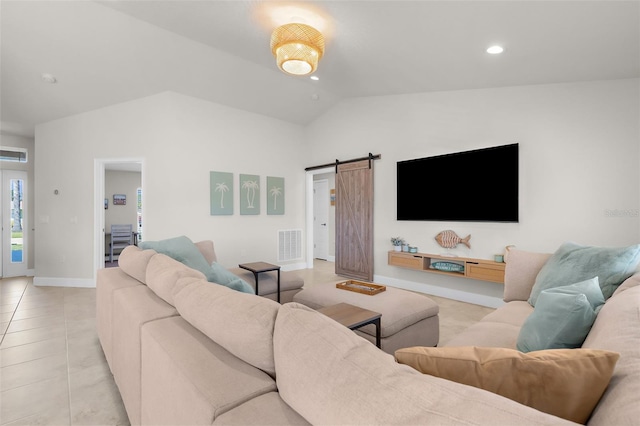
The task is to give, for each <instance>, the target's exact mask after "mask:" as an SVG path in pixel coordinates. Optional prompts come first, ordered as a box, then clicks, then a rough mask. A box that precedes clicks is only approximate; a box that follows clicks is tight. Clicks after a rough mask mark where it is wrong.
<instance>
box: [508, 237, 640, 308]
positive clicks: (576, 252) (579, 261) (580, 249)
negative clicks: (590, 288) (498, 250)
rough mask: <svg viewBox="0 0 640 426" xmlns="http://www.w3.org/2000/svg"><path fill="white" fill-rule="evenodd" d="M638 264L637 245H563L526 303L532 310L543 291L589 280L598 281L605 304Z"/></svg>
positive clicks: (540, 276)
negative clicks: (595, 279)
mask: <svg viewBox="0 0 640 426" xmlns="http://www.w3.org/2000/svg"><path fill="white" fill-rule="evenodd" d="M509 257H511V256H509ZM639 261H640V244H637V245H633V246H629V247H617V248H609V247H590V246H581V245H579V244H575V243H570V242H569V243H564V244H562V245H561V246H560V248H558V250H556V252H555V253H554V254H553V255H552V256H551V257H550V258H549V260H548V261H547V263H545V265H544V266H543V267H542V269H541V270H540V272H539V273H538V276H537V277H536V283H535V284H534V286H533V289H532V290H531V296H530V297H529V303H531V305H532V306H535V305H536V301H537V299H538V296H539V295H540V293H541V292H542V291H543V290H546V289H548V288H553V287H559V286H564V285H567V284H570V283H577V282H579V281H583V280H588V279H590V278H593V277H598V280H599V282H600V288H601V289H602V294H603V295H604V298H605V300H606V299H608V298H609V297H611V295H612V294H613V292H614V291H615V290H616V288H617V287H618V286H619V285H620V284H621V283H622V282H623V281H624V280H626V279H627V278H629V277H630V276H631V275H632V274H633V273H634V271H635V269H636V268H637V266H638V262H639Z"/></svg>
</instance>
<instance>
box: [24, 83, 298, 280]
mask: <svg viewBox="0 0 640 426" xmlns="http://www.w3.org/2000/svg"><path fill="white" fill-rule="evenodd" d="M301 139H302V128H301V127H299V126H296V125H292V124H289V123H285V122H282V121H279V120H275V119H271V118H267V117H264V116H260V115H256V114H251V113H247V112H244V111H240V110H236V109H233V108H228V107H225V106H222V105H218V104H213V103H209V102H205V101H201V100H198V99H195V98H190V97H186V96H182V95H178V94H175V93H163V94H160V95H156V96H151V97H148V98H143V99H139V100H136V101H132V102H128V103H123V104H119V105H115V106H112V107H108V108H104V109H100V110H96V111H92V112H88V113H84V114H80V115H77V116H73V117H68V118H65V119H61V120H57V121H53V122H50V123H45V124H42V125H39V126H37V128H36V149H37V150H38V161H37V163H36V188H35V190H36V200H38V202H37V205H36V226H37V228H38V236H37V244H36V245H37V247H36V265H35V268H36V284H40V285H46V284H52V285H53V284H56V285H92V284H93V280H94V273H95V271H94V268H93V258H94V246H95V243H94V229H95V226H97V225H96V224H95V223H94V207H96V206H94V205H95V204H96V203H95V195H94V187H93V185H94V159H117V158H142V159H143V160H144V161H143V162H144V168H143V176H142V181H143V193H144V195H143V196H144V220H145V223H144V230H145V235H144V238H145V240H157V239H163V238H171V237H175V236H178V235H186V236H188V237H189V238H191V239H192V240H194V241H198V240H202V239H212V240H213V241H214V242H215V246H216V251H217V254H218V256H219V261H220V263H222V264H223V265H225V266H236V265H237V264H238V263H239V262H243V261H256V260H264V261H267V262H275V261H276V258H277V250H276V249H277V230H278V229H291V228H304V173H305V172H304V167H305V163H304V156H303V150H304V147H303V144H302V142H301ZM210 171H225V172H232V173H234V178H235V180H236V188H235V191H236V194H235V195H236V197H235V213H234V215H233V216H211V215H210V208H209V172H210ZM239 173H247V174H256V175H260V178H261V184H262V185H264V184H265V182H266V176H278V177H284V178H285V191H286V197H285V198H286V206H285V215H283V216H267V215H266V214H265V213H264V212H265V206H266V197H264V196H263V197H262V198H261V202H262V203H263V204H262V206H261V212H262V213H261V214H260V215H259V216H240V215H239V204H238V187H237V179H238V174H239ZM54 189H59V195H54V194H53V190H54ZM98 204H100V205H99V206H97V208H104V206H103V204H102V201H101V202H100V203H98ZM110 208H111V206H110Z"/></svg>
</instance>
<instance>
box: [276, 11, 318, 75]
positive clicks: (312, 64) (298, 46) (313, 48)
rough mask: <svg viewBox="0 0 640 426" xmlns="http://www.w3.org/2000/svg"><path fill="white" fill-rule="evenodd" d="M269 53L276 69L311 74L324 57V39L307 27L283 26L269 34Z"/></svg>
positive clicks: (296, 25)
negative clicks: (273, 58) (274, 59)
mask: <svg viewBox="0 0 640 426" xmlns="http://www.w3.org/2000/svg"><path fill="white" fill-rule="evenodd" d="M271 52H272V53H273V55H274V56H275V57H276V63H277V64H278V68H280V69H281V70H282V71H284V72H285V73H287V74H293V75H307V74H311V73H313V72H314V71H315V70H316V69H317V68H318V61H319V60H320V58H322V55H324V37H323V36H322V34H321V33H320V32H319V31H318V30H316V29H315V28H313V27H310V26H309V25H305V24H296V23H293V24H285V25H282V26H281V27H278V28H276V29H275V30H274V31H273V34H271Z"/></svg>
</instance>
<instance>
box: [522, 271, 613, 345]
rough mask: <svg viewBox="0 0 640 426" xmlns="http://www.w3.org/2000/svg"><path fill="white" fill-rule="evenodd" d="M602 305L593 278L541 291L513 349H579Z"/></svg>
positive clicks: (598, 287)
mask: <svg viewBox="0 0 640 426" xmlns="http://www.w3.org/2000/svg"><path fill="white" fill-rule="evenodd" d="M604 302H605V301H604V296H603V295H602V291H601V290H600V285H599V284H598V278H597V277H594V278H592V279H590V280H586V281H582V282H579V283H576V284H571V285H568V286H562V287H555V288H551V289H547V290H543V291H542V293H540V296H539V297H538V302H537V303H536V307H535V309H534V310H533V312H532V313H531V315H529V317H528V318H527V319H526V320H525V322H524V324H523V325H522V328H521V329H520V334H519V335H518V340H517V343H516V347H517V348H518V350H519V351H521V352H532V351H541V350H545V349H573V348H579V347H581V346H582V343H583V342H584V339H586V337H587V335H588V334H589V331H590V330H591V326H592V325H593V322H594V321H595V320H596V316H597V313H598V312H599V311H600V308H601V307H602V305H604Z"/></svg>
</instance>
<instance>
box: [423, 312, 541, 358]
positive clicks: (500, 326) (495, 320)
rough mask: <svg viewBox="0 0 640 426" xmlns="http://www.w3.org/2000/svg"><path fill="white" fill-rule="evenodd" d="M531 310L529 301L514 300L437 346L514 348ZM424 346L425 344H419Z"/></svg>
mask: <svg viewBox="0 0 640 426" xmlns="http://www.w3.org/2000/svg"><path fill="white" fill-rule="evenodd" d="M532 312H533V306H531V305H530V304H529V302H523V301H514V302H509V303H507V304H505V305H504V306H501V307H500V308H498V309H496V310H495V311H493V312H492V313H490V314H489V315H487V316H485V317H484V318H482V320H480V321H479V322H477V323H475V324H472V325H470V326H469V327H467V328H466V329H464V330H463V331H462V332H460V333H458V334H456V335H455V336H454V337H453V338H452V339H450V340H449V341H447V342H443V343H444V345H443V344H440V345H438V346H491V347H497V348H509V349H515V348H516V342H517V340H518V334H520V329H521V327H522V324H523V323H524V321H525V320H526V319H527V317H529V315H531V313H532ZM421 346H426V345H421Z"/></svg>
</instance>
